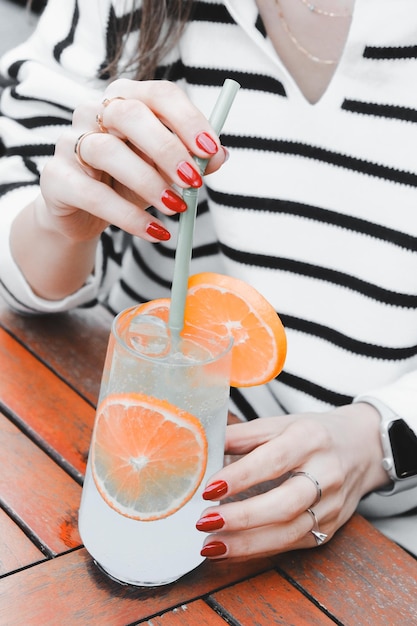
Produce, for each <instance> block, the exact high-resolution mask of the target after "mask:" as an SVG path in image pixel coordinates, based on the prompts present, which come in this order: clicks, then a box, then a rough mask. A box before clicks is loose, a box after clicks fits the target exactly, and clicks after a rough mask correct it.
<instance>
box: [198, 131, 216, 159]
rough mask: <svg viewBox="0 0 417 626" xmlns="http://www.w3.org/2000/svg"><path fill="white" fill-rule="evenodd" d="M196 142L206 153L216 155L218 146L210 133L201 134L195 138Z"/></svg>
mask: <svg viewBox="0 0 417 626" xmlns="http://www.w3.org/2000/svg"><path fill="white" fill-rule="evenodd" d="M195 142H196V144H197V146H198V147H199V148H200V149H201V150H204V152H207V154H216V152H217V144H216V142H215V141H214V139H212V138H211V137H210V135H209V134H208V133H205V132H202V133H199V134H198V135H197V137H196V138H195Z"/></svg>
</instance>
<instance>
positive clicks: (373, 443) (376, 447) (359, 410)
mask: <svg viewBox="0 0 417 626" xmlns="http://www.w3.org/2000/svg"><path fill="white" fill-rule="evenodd" d="M336 413H340V414H341V415H343V417H344V419H347V420H349V426H348V428H349V431H350V435H351V437H352V439H353V442H352V445H353V446H354V449H355V459H354V467H355V469H356V470H357V471H358V476H360V490H361V492H362V493H361V496H364V495H366V494H368V493H370V492H372V491H375V490H376V489H384V488H385V487H388V486H389V484H390V480H389V477H388V475H387V473H386V471H385V470H384V469H383V467H382V460H383V458H384V454H383V449H382V444H381V437H380V422H381V417H380V414H379V412H378V411H377V409H376V408H375V407H374V406H371V405H370V404H367V403H366V402H357V403H353V404H350V405H347V406H343V407H340V408H339V409H336Z"/></svg>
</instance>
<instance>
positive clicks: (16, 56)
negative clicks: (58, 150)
mask: <svg viewBox="0 0 417 626" xmlns="http://www.w3.org/2000/svg"><path fill="white" fill-rule="evenodd" d="M110 8H111V3H110V0H99V1H98V2H90V1H89V0H78V1H76V0H68V1H67V2H64V3H63V2H61V1H60V0H49V1H48V3H47V6H46V8H45V10H44V12H43V13H42V16H41V17H40V19H39V22H38V26H37V28H36V30H35V32H34V33H33V35H32V36H31V37H30V38H29V39H28V40H27V41H26V42H25V43H23V44H22V45H20V46H18V47H17V48H15V49H13V50H10V51H9V52H7V53H6V54H5V55H4V56H3V57H2V59H1V60H0V72H1V74H2V76H3V78H4V79H5V82H6V84H8V85H7V86H6V87H5V88H4V89H3V91H2V93H1V101H0V114H1V115H0V239H1V241H0V291H1V293H2V295H3V296H4V298H5V299H6V301H7V302H8V303H9V304H10V305H11V306H12V307H13V308H15V309H17V310H20V311H22V312H26V313H30V312H47V311H51V312H52V311H60V310H66V309H68V308H71V307H73V306H77V305H81V304H86V303H87V302H89V301H91V300H92V299H94V298H95V297H96V295H97V291H98V288H99V284H100V282H101V281H102V276H101V268H102V267H103V266H104V265H105V264H103V262H102V258H101V255H102V249H101V248H100V250H99V251H98V257H97V264H96V270H95V273H94V275H93V276H91V277H90V279H89V280H88V281H87V283H86V285H84V286H83V288H82V289H81V290H80V291H79V292H77V294H74V295H73V296H71V297H69V298H66V299H65V300H64V301H62V302H59V303H58V302H56V303H51V302H47V301H44V300H42V299H40V298H37V297H36V296H35V294H33V293H32V291H31V290H30V288H29V286H28V285H27V283H26V282H25V280H24V277H23V276H22V274H21V273H20V271H19V268H18V267H17V265H16V264H15V262H14V260H13V258H12V255H11V252H10V247H9V233H10V227H11V224H12V222H13V220H14V218H15V216H16V215H17V214H18V213H19V212H20V211H21V209H23V208H24V207H25V206H26V205H27V204H29V203H30V202H31V201H32V200H33V199H34V198H35V197H36V195H37V194H38V193H39V177H40V174H41V172H42V169H43V167H44V166H45V164H46V162H47V161H48V159H49V158H51V156H52V155H53V152H54V146H55V143H56V141H57V139H58V137H59V135H60V134H61V132H62V131H63V129H64V128H66V127H67V126H68V125H69V124H70V123H71V117H72V112H73V110H74V108H75V107H76V106H77V105H79V104H80V103H81V102H87V101H89V100H92V99H95V100H97V99H98V100H101V98H102V93H103V90H104V88H105V86H106V82H105V81H104V80H102V79H100V78H99V77H98V75H99V69H100V67H101V66H102V65H103V60H104V59H105V58H106V45H107V44H106V24H107V20H108V15H109V11H110Z"/></svg>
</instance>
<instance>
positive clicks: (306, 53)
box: [275, 0, 351, 65]
mask: <svg viewBox="0 0 417 626" xmlns="http://www.w3.org/2000/svg"><path fill="white" fill-rule="evenodd" d="M301 1H302V3H303V4H305V5H306V6H308V3H307V0H301ZM275 4H276V5H277V9H278V15H279V18H280V20H281V24H282V27H283V29H284V30H285V32H286V33H287V36H288V38H289V39H290V40H291V41H292V43H293V44H294V46H295V47H296V48H297V50H299V51H300V52H301V53H302V54H304V56H306V57H307V58H308V59H310V61H313V62H314V63H321V64H322V65H336V63H337V60H335V59H322V58H321V57H318V56H316V55H315V54H312V53H311V52H310V51H309V50H307V48H304V46H302V45H301V43H300V42H299V41H298V39H297V37H296V36H295V35H294V33H293V32H292V30H291V29H290V27H289V26H288V22H287V20H286V19H285V17H284V14H283V12H282V8H281V5H280V3H279V0H275ZM311 6H312V7H313V8H314V9H315V12H316V13H319V12H320V11H321V9H316V7H314V5H311ZM310 10H311V11H312V10H313V9H310ZM320 15H322V13H320ZM323 15H327V17H351V15H343V16H342V15H340V16H339V15H336V14H333V13H332V14H330V13H327V12H325V13H323Z"/></svg>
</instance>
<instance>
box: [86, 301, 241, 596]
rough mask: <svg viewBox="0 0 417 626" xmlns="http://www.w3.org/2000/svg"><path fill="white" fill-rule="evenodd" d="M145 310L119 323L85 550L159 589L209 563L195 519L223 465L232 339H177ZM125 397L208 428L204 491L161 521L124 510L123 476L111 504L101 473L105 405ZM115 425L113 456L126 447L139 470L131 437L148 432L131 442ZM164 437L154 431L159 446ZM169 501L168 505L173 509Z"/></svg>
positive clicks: (103, 397)
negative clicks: (183, 415) (210, 481)
mask: <svg viewBox="0 0 417 626" xmlns="http://www.w3.org/2000/svg"><path fill="white" fill-rule="evenodd" d="M138 308H139V307H132V308H130V309H127V310H125V311H123V312H121V313H120V314H119V315H118V316H117V317H116V318H115V320H114V322H113V325H112V329H111V333H110V338H109V344H108V349H107V356H106V361H105V364H104V370H103V375H102V381H101V387H100V396H99V402H98V411H97V414H96V419H95V425H94V429H93V434H92V439H91V446H90V453H89V458H88V463H87V469H86V475H85V481H84V486H83V491H82V498H81V505H80V511H79V530H80V535H81V538H82V541H83V543H84V545H85V547H86V549H87V550H88V552H89V553H90V555H91V556H92V557H93V559H94V561H95V562H96V563H97V565H98V566H99V567H100V568H101V569H102V570H104V571H105V572H106V573H107V574H108V575H109V576H110V577H111V578H113V579H115V580H117V581H119V582H122V583H128V584H133V585H139V586H153V585H164V584H168V583H170V582H173V581H174V580H177V579H178V578H180V577H181V576H183V575H184V574H186V573H187V572H189V571H191V570H192V569H194V568H195V567H197V566H198V565H199V564H200V563H201V562H202V561H203V560H204V559H203V557H202V556H201V555H200V550H201V547H202V544H203V541H204V533H201V532H200V531H198V530H197V529H196V527H195V524H196V521H197V520H198V519H199V517H200V515H201V512H202V510H203V508H204V505H205V503H204V501H203V499H202V492H203V490H204V486H205V484H206V482H207V480H208V478H209V477H210V476H211V475H212V474H214V473H215V472H216V471H218V470H219V469H220V468H221V467H222V465H223V455H224V438H225V428H226V422H227V412H228V401H229V391H230V387H229V382H230V381H229V376H230V361H231V346H232V339H231V337H229V336H218V335H214V334H212V333H210V332H207V331H205V330H204V329H200V330H199V329H195V328H193V329H191V332H188V333H187V332H186V331H185V332H183V333H181V337H172V336H171V334H170V331H169V329H168V326H167V324H166V323H165V322H163V321H162V320H161V319H158V318H157V317H154V316H152V315H144V314H140V312H139V311H138ZM118 398H119V399H120V398H121V399H122V401H123V402H126V399H128V403H130V404H131V405H135V402H139V403H141V402H143V399H144V398H145V399H146V401H147V402H149V403H150V406H152V405H153V404H154V405H155V406H156V407H158V406H159V404H160V403H161V402H162V403H167V405H168V406H170V407H174V409H175V411H179V413H180V414H181V412H182V411H185V412H187V415H189V414H191V415H192V416H194V417H193V419H195V418H197V419H198V421H199V424H201V425H202V427H203V428H202V429H201V428H200V426H199V424H198V426H199V428H200V430H201V432H202V436H203V438H205V444H206V445H207V451H208V453H207V465H206V468H205V471H204V469H203V470H202V472H204V475H202V478H201V481H200V482H199V484H198V488H197V490H196V491H195V493H194V495H193V496H192V497H191V498H190V499H189V500H188V501H187V502H186V503H185V504H184V505H183V506H180V508H178V510H175V511H174V512H171V513H169V514H168V515H167V516H164V517H162V518H160V519H149V520H145V521H144V520H142V519H141V520H138V519H134V518H133V517H132V516H131V515H130V514H129V512H128V511H127V512H126V511H124V509H123V502H124V494H123V480H122V479H121V478H120V476H119V478H117V480H118V489H119V491H118V492H117V493H116V495H115V496H114V498H115V500H114V502H113V503H112V502H111V501H110V503H109V499H108V498H107V497H103V495H102V494H103V485H100V484H99V483H98V479H97V476H96V474H95V472H94V468H95V465H94V463H95V461H94V452H95V450H96V448H95V447H97V446H98V445H99V444H98V442H97V422H98V418H99V409H100V407H103V406H106V402H107V403H109V402H110V403H111V402H112V401H113V402H114V401H116V402H117V401H118ZM112 399H113V400H112ZM108 419H109V424H106V427H107V426H108V428H109V429H110V430H109V432H110V433H112V432H113V431H112V430H111V429H112V423H111V416H110V417H109V418H108ZM116 426H117V425H115V428H114V445H112V446H109V447H110V448H111V449H110V450H108V451H107V452H108V455H109V458H111V457H112V454H113V452H114V451H115V450H118V451H119V452H118V455H119V456H120V446H122V445H126V459H127V463H128V464H130V466H131V467H130V468H129V469H130V470H132V464H133V465H134V464H135V463H136V464H138V463H142V461H143V459H142V460H138V459H135V458H132V456H129V455H131V449H130V446H131V440H132V438H133V439H135V438H136V437H138V436H139V437H140V436H142V435H140V432H133V431H132V433H131V436H130V438H129V436H128V435H126V444H124V438H119V437H118V434H117V433H118V432H119V431H118V430H117V427H116ZM132 428H134V426H133V427H132ZM138 428H139V427H138ZM157 442H158V431H157V430H155V442H154V445H156V443H157ZM168 452H169V448H168ZM96 455H97V451H96ZM168 456H169V454H168ZM185 456H186V455H185ZM202 456H205V452H204V453H202ZM123 471H124V469H123V468H122V472H123ZM171 478H172V477H171ZM138 480H140V472H138ZM142 487H143V488H144V489H147V492H148V493H149V494H150V500H152V498H153V497H157V495H155V496H154V494H153V492H152V489H154V487H155V489H157V487H156V486H154V485H153V484H152V482H150V483H149V484H147V485H143V486H141V488H142ZM155 493H156V492H155ZM168 500H169V498H168ZM119 503H121V504H120V506H119ZM169 505H170V503H169V502H168V504H167V507H168V508H169Z"/></svg>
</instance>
